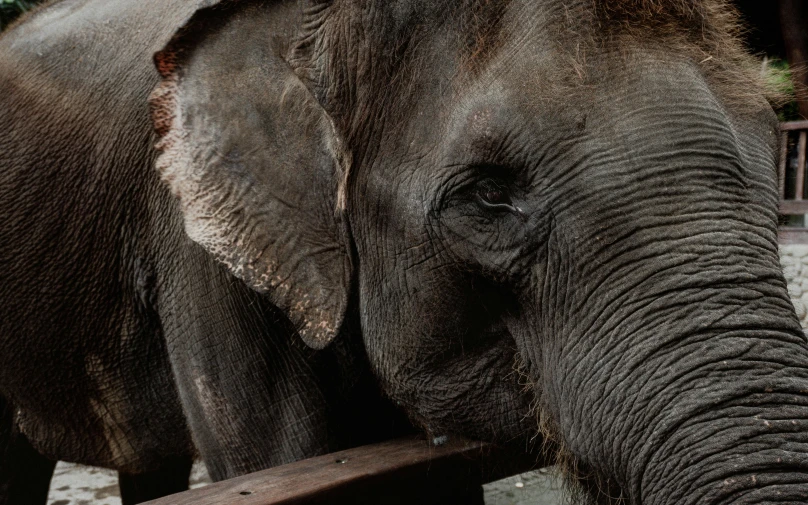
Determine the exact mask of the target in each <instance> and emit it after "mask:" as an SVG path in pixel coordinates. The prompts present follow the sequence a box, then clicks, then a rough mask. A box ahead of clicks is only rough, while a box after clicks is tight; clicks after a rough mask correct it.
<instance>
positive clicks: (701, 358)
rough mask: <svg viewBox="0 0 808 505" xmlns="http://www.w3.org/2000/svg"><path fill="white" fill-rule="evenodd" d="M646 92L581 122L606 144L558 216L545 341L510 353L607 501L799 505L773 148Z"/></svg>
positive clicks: (797, 404)
mask: <svg viewBox="0 0 808 505" xmlns="http://www.w3.org/2000/svg"><path fill="white" fill-rule="evenodd" d="M666 72H668V71H667V70H663V71H661V72H660V75H661V76H664V75H666ZM670 72H671V74H670V75H673V72H676V70H671V71H670ZM678 72H679V75H683V74H684V73H685V70H683V69H680V70H679V71H678ZM670 75H669V76H668V77H667V79H670V80H674V82H675V79H676V78H677V77H671V76H670ZM664 86H667V84H665V80H664V79H656V78H655V77H651V78H650V79H647V80H646V81H645V82H644V83H639V84H638V85H636V86H633V87H631V88H630V89H639V90H642V89H645V90H647V89H652V90H653V89H655V87H657V89H658V91H659V93H660V94H662V93H663V90H662V87H664ZM627 88H628V87H627ZM645 92H647V91H645ZM645 92H644V91H632V92H628V93H625V94H623V95H621V96H615V97H613V98H611V103H613V104H614V105H613V107H614V109H612V110H609V111H607V112H606V113H604V114H602V115H599V116H598V117H596V118H593V117H592V116H590V122H599V123H600V124H603V125H604V126H603V128H604V130H608V132H609V133H610V135H611V137H610V138H611V139H613V140H612V142H613V143H612V144H611V145H609V148H608V149H604V148H600V149H599V157H598V158H597V163H594V164H591V165H589V166H584V165H583V164H579V165H578V166H576V167H571V168H570V170H572V171H575V170H577V171H579V173H578V174H573V175H576V176H577V177H570V174H567V176H568V179H567V180H568V181H578V182H575V183H566V182H565V184H572V185H571V186H570V187H569V188H568V189H567V190H566V191H565V192H564V193H563V195H562V196H561V197H560V198H564V199H565V201H564V202H565V204H564V205H562V203H560V202H559V203H557V204H556V203H554V204H553V206H552V208H554V209H556V213H555V214H554V219H555V226H556V230H555V231H554V232H553V233H551V240H550V242H549V243H548V244H547V251H546V253H545V254H546V256H545V257H543V258H541V261H540V262H539V265H538V267H537V268H536V271H535V273H534V275H535V283H536V284H535V285H536V286H537V288H538V289H537V293H536V296H537V298H538V311H537V312H536V314H537V317H538V321H536V323H535V324H536V325H537V328H538V330H539V336H538V337H537V336H535V335H532V336H527V335H524V336H523V337H524V339H523V340H520V342H521V348H522V352H523V353H525V354H526V355H527V361H528V362H529V363H530V364H531V366H532V367H533V370H532V371H531V372H532V376H533V377H534V379H536V378H538V379H537V382H538V384H537V392H538V394H539V395H540V396H541V403H542V407H543V412H542V414H543V418H544V419H543V421H544V423H545V424H547V425H549V427H550V429H549V430H548V431H549V433H550V434H551V436H554V437H555V438H556V441H557V442H558V444H559V446H560V447H561V451H562V452H566V453H567V454H568V456H569V457H568V458H565V459H567V460H572V461H573V464H572V465H570V468H568V470H569V471H570V472H572V473H574V474H575V473H577V476H578V478H579V479H580V480H581V481H582V482H583V484H584V486H585V487H587V488H588V489H589V490H590V491H591V493H592V494H594V495H599V496H600V502H604V503H608V499H607V497H606V495H610V496H611V497H612V498H618V497H622V498H623V500H624V502H625V503H629V504H632V505H640V504H642V505H690V504H693V505H696V504H699V505H708V504H709V505H718V504H762V503H805V502H806V501H807V500H808V346H806V338H805V336H804V334H803V332H802V330H801V328H800V326H799V322H798V320H797V318H796V315H795V313H794V309H793V307H792V305H791V303H790V301H789V298H788V295H787V292H786V283H785V280H784V279H783V276H782V273H781V271H780V267H779V262H778V255H777V237H776V226H775V223H776V205H777V196H776V192H775V182H776V181H775V175H774V170H773V169H771V170H770V169H769V168H768V167H773V166H774V160H773V159H772V155H771V154H770V153H771V152H773V149H772V143H771V138H770V136H769V134H768V133H767V134H763V135H761V134H760V133H759V132H758V133H754V132H750V131H745V130H744V128H743V127H738V126H737V123H734V122H733V121H732V120H731V119H728V118H727V117H726V116H722V113H721V111H720V107H719V106H717V105H715V104H713V105H710V98H709V96H707V95H704V93H701V95H700V92H699V91H698V90H690V91H688V90H687V86H686V85H685V84H680V85H679V87H678V88H668V89H667V90H665V91H664V93H665V94H666V96H668V97H669V98H671V100H672V101H674V102H675V101H676V100H677V96H676V95H677V94H678V93H689V95H690V97H691V99H690V101H689V103H688V102H687V101H686V100H684V99H682V100H681V103H683V104H686V105H683V106H681V107H680V108H678V109H677V110H666V109H665V108H663V107H658V106H654V107H643V105H644V103H643V101H644V100H648V99H647V98H644V96H648V95H644V94H643V93H645ZM702 99H703V103H699V101H700V100H702ZM629 103H630V104H631V105H632V106H631V107H629V106H627V105H626V104H629ZM621 105H625V108H624V109H622V112H621V109H619V107H621ZM625 111H630V112H625ZM593 115H594V113H593ZM774 130H775V129H774V128H773V129H772V132H771V137H773V136H775V135H776V132H775V131H774ZM605 136H606V134H604V135H603V136H602V137H600V138H604V137H605ZM600 142H603V141H602V140H601V141H600ZM614 146H616V147H614ZM638 146H639V147H638ZM760 167H766V168H765V169H762V168H760ZM603 195H609V197H608V198H604V197H603ZM534 303H535V302H534ZM528 333H529V332H528ZM536 338H540V339H541V341H542V342H544V343H543V345H542V346H537V345H535V341H536V340H535V339H536ZM517 339H518V340H519V337H517ZM575 467H577V468H575ZM576 470H577V472H576Z"/></svg>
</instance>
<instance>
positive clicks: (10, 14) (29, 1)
mask: <svg viewBox="0 0 808 505" xmlns="http://www.w3.org/2000/svg"><path fill="white" fill-rule="evenodd" d="M40 1H41V0H0V30H2V29H4V28H5V27H6V26H8V25H9V24H10V23H11V22H12V21H14V20H15V19H16V18H17V16H19V15H20V14H22V13H23V12H25V11H27V10H28V9H30V8H32V7H33V6H34V5H36V4H38V3H39V2H40Z"/></svg>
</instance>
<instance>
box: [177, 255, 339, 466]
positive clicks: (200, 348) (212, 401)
mask: <svg viewBox="0 0 808 505" xmlns="http://www.w3.org/2000/svg"><path fill="white" fill-rule="evenodd" d="M200 252H201V251H200ZM195 262H199V263H202V266H201V267H200V270H196V271H191V272H189V273H188V274H186V275H183V276H182V280H183V283H184V284H183V285H182V289H183V290H184V291H180V288H179V287H178V288H177V291H175V292H176V293H177V294H176V295H175V296H173V297H167V299H166V301H165V303H164V304H163V309H164V310H166V314H168V315H164V316H162V318H163V326H164V332H165V335H166V342H167V344H168V349H169V354H170V358H171V361H172V367H173V370H174V374H175V377H176V380H177V385H178V388H179V391H180V397H181V398H182V402H183V407H184V411H185V414H186V416H187V419H188V425H189V427H190V429H191V432H192V433H193V436H194V443H195V446H196V448H197V450H198V451H199V454H200V456H201V457H202V459H203V461H204V462H205V465H206V466H207V468H208V471H209V472H210V476H211V478H212V479H213V480H214V481H218V480H223V479H227V478H231V477H235V476H238V475H243V474H245V473H250V472H254V471H257V470H262V469H264V468H268V467H272V466H277V465H282V464H285V463H289V462H292V461H297V460H299V459H304V458H307V457H311V456H316V455H320V454H324V453H326V452H328V451H329V449H331V446H330V437H329V431H328V426H329V423H328V422H327V420H326V415H327V412H328V411H329V406H328V405H327V403H326V399H325V395H324V393H323V392H322V390H321V389H320V387H319V386H320V383H321V382H324V381H320V380H318V379H319V378H318V376H317V370H319V367H317V366H314V365H312V363H311V361H310V360H309V359H308V356H309V355H310V354H312V353H311V352H310V351H308V350H307V349H306V348H305V347H304V346H303V344H302V342H295V341H294V327H291V325H290V323H287V322H286V321H285V318H284V317H283V315H282V314H279V313H276V312H275V313H273V312H271V310H272V309H271V308H270V307H268V306H267V304H266V303H265V301H264V300H263V299H262V298H261V296H260V295H258V294H257V293H255V292H253V291H252V290H250V289H249V288H247V287H246V286H244V285H243V284H241V283H239V282H237V281H235V280H234V279H233V278H232V276H230V274H229V273H227V272H226V271H224V269H223V267H221V266H219V265H218V264H214V263H212V262H211V260H210V259H209V258H207V257H204V258H203V259H196V258H193V259H189V260H188V261H185V262H184V263H185V265H186V268H187V266H191V265H193V264H194V263H195ZM180 292H182V293H183V294H182V296H180V295H179V293H180ZM176 315H181V316H182V317H177V316H176ZM331 379H332V381H333V380H334V379H333V377H332V378H331Z"/></svg>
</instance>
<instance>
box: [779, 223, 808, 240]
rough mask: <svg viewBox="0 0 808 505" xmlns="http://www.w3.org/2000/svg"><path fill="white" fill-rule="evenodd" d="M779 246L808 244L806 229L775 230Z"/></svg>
mask: <svg viewBox="0 0 808 505" xmlns="http://www.w3.org/2000/svg"><path fill="white" fill-rule="evenodd" d="M777 238H778V241H779V242H780V245H794V244H808V228H787V227H784V226H783V227H780V229H779V230H777Z"/></svg>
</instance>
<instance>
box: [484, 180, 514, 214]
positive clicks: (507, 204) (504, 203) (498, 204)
mask: <svg viewBox="0 0 808 505" xmlns="http://www.w3.org/2000/svg"><path fill="white" fill-rule="evenodd" d="M477 196H478V198H479V200H480V203H481V204H482V206H483V207H486V208H488V209H491V210H502V211H512V210H514V206H513V202H512V201H511V195H510V194H509V193H508V190H507V189H506V188H503V187H501V186H500V185H498V184H497V183H495V182H493V181H485V182H484V183H483V184H481V185H480V187H479V189H478V191H477Z"/></svg>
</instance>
